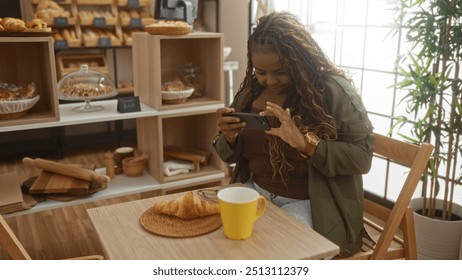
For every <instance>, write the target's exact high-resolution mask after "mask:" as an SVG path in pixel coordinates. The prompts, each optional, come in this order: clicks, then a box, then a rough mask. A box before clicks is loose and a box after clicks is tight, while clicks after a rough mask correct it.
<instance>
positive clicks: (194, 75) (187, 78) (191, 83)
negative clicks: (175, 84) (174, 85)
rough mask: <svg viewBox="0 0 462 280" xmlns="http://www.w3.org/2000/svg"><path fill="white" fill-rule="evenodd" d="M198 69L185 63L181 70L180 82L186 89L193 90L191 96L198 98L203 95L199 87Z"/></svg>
mask: <svg viewBox="0 0 462 280" xmlns="http://www.w3.org/2000/svg"><path fill="white" fill-rule="evenodd" d="M199 75H200V69H199V67H195V66H194V65H193V64H192V63H191V62H187V63H185V66H184V68H183V70H182V81H183V84H184V85H185V86H187V87H192V88H194V92H193V96H196V97H200V96H202V95H203V89H202V86H201V85H200V76H199Z"/></svg>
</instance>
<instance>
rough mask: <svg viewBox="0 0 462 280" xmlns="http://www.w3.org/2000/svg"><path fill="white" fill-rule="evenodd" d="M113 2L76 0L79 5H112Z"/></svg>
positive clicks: (109, 0) (108, 0)
mask: <svg viewBox="0 0 462 280" xmlns="http://www.w3.org/2000/svg"><path fill="white" fill-rule="evenodd" d="M112 1H113V0H75V3H77V5H112Z"/></svg>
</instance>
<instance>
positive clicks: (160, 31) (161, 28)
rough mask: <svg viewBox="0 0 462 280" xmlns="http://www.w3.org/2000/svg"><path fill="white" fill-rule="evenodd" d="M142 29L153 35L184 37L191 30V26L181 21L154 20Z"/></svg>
mask: <svg viewBox="0 0 462 280" xmlns="http://www.w3.org/2000/svg"><path fill="white" fill-rule="evenodd" d="M144 28H145V29H146V31H147V32H148V33H149V34H154V35H186V34H188V33H190V32H191V30H192V26H191V25H189V24H188V23H187V22H185V21H181V20H156V21H155V22H154V23H152V24H148V25H146V26H145V27H144Z"/></svg>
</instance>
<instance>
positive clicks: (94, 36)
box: [82, 27, 123, 47]
mask: <svg viewBox="0 0 462 280" xmlns="http://www.w3.org/2000/svg"><path fill="white" fill-rule="evenodd" d="M119 33H120V31H119V30H116V29H112V30H111V29H107V28H93V27H86V28H83V29H82V42H83V46H85V47H113V46H121V45H122V42H123V41H122V40H123V39H122V35H121V34H120V35H119Z"/></svg>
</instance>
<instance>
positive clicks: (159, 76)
mask: <svg viewBox="0 0 462 280" xmlns="http://www.w3.org/2000/svg"><path fill="white" fill-rule="evenodd" d="M223 40H224V38H223V34H221V33H211V32H193V33H189V34H187V35H178V36H177V35H151V34H149V33H147V32H135V33H133V45H132V48H133V63H134V68H133V71H134V75H133V76H134V78H135V80H134V82H135V92H136V93H137V95H139V96H140V100H142V102H145V103H146V104H148V105H149V106H152V107H153V108H155V109H158V110H166V109H173V108H192V107H194V106H200V105H204V104H217V103H222V102H224V94H223V91H224V87H223V80H224V77H223ZM187 63H192V65H194V66H195V67H197V68H198V69H200V73H201V75H200V76H198V77H197V80H196V82H197V83H198V85H199V86H200V88H201V89H202V91H201V92H200V95H196V94H195V93H193V96H191V97H190V98H188V99H187V100H186V101H185V102H182V103H177V104H171V103H169V104H166V103H165V102H162V86H163V85H164V84H166V83H168V82H171V81H174V80H176V79H177V78H178V75H179V73H181V71H182V70H183V68H184V67H185V65H186V64H187ZM180 78H181V77H180Z"/></svg>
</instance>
